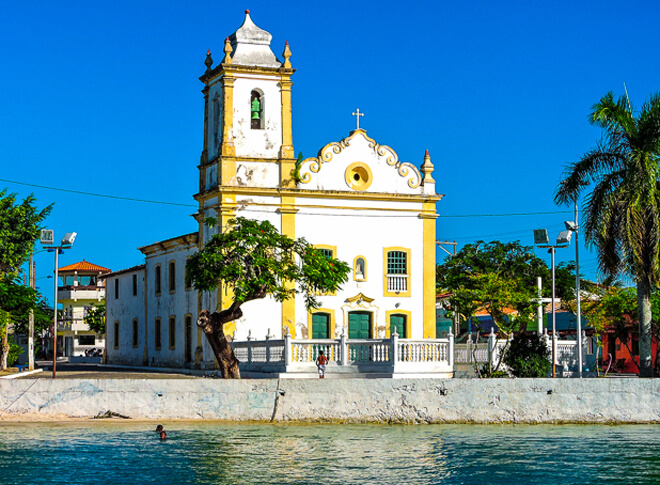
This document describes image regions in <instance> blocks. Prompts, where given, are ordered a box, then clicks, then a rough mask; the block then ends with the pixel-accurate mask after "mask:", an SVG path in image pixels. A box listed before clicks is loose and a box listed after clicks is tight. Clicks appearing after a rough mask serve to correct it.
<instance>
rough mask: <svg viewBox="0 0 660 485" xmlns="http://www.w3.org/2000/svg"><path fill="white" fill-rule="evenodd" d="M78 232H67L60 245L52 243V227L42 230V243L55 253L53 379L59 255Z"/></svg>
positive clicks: (55, 375) (55, 363) (55, 362)
mask: <svg viewBox="0 0 660 485" xmlns="http://www.w3.org/2000/svg"><path fill="white" fill-rule="evenodd" d="M76 236H77V233H75V232H67V233H66V234H65V235H64V237H63V238H62V241H61V242H60V245H59V246H54V245H52V244H53V243H54V239H55V236H54V232H53V231H52V230H51V229H42V230H41V244H43V245H44V247H45V248H46V249H47V250H48V252H51V251H52V252H54V253H55V277H54V279H55V284H54V290H55V291H54V294H53V379H55V377H57V273H58V271H57V266H58V263H57V261H58V256H59V255H60V254H63V253H64V250H65V249H69V248H70V247H71V246H72V245H73V242H74V241H75V240H76Z"/></svg>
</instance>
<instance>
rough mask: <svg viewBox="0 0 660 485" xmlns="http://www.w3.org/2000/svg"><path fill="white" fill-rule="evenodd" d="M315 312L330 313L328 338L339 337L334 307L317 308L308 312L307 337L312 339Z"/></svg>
mask: <svg viewBox="0 0 660 485" xmlns="http://www.w3.org/2000/svg"><path fill="white" fill-rule="evenodd" d="M315 313H327V314H328V315H330V328H329V330H328V332H329V334H328V338H337V337H335V311H334V310H333V309H332V308H316V309H314V310H310V311H309V312H307V338H308V339H310V340H311V338H312V316H313V315H314V314H315Z"/></svg>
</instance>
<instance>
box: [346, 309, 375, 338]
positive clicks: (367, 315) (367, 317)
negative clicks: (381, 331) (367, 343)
mask: <svg viewBox="0 0 660 485" xmlns="http://www.w3.org/2000/svg"><path fill="white" fill-rule="evenodd" d="M370 330H371V312H350V313H349V314H348V338H360V339H368V338H371V332H370Z"/></svg>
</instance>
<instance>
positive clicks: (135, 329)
mask: <svg viewBox="0 0 660 485" xmlns="http://www.w3.org/2000/svg"><path fill="white" fill-rule="evenodd" d="M138 330H139V326H138V321H137V318H134V319H133V348H134V349H135V348H137V346H138V335H139V333H138Z"/></svg>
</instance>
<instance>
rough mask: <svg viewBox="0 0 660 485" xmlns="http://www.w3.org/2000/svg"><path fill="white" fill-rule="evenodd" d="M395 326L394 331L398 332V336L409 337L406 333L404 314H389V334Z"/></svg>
mask: <svg viewBox="0 0 660 485" xmlns="http://www.w3.org/2000/svg"><path fill="white" fill-rule="evenodd" d="M395 328H396V333H398V334H399V338H409V337H408V335H406V316H405V315H391V316H390V335H392V334H393V333H394V329H395Z"/></svg>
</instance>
